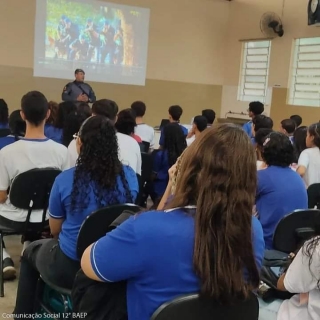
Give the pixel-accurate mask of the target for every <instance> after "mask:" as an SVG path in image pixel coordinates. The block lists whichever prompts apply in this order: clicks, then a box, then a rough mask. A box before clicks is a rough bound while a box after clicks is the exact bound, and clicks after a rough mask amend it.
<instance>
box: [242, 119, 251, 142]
mask: <svg viewBox="0 0 320 320" xmlns="http://www.w3.org/2000/svg"><path fill="white" fill-rule="evenodd" d="M242 129H243V130H244V131H245V132H246V133H247V135H248V136H249V137H250V138H251V139H252V138H253V135H252V121H249V122H247V123H245V124H244V125H243V126H242Z"/></svg>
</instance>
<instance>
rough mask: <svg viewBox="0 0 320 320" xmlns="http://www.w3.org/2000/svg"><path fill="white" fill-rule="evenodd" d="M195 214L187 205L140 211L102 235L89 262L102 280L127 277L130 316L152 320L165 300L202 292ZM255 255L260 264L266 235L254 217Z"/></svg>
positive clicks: (258, 264)
mask: <svg viewBox="0 0 320 320" xmlns="http://www.w3.org/2000/svg"><path fill="white" fill-rule="evenodd" d="M194 229H195V226H194V218H193V217H192V216H191V215H190V214H186V212H185V211H184V210H183V209H175V210H172V211H169V212H164V211H151V212H145V213H141V214H138V215H136V216H134V217H132V218H130V219H128V220H127V221H125V222H124V223H123V224H122V225H120V226H119V227H118V228H117V229H115V230H114V231H112V232H110V233H108V234H107V235H106V236H105V237H103V238H101V239H100V240H98V241H97V242H96V243H95V244H94V245H93V247H92V250H91V265H92V268H93V270H94V271H95V273H96V275H97V276H98V277H99V278H100V279H101V280H102V281H112V282H116V281H121V280H127V307H128V319H129V320H149V319H150V318H151V315H152V314H153V312H154V311H155V310H156V309H157V308H158V307H159V306H160V305H161V304H163V303H164V302H167V301H170V300H172V299H173V298H175V297H177V296H179V295H182V294H188V293H195V292H199V290H200V285H199V283H200V281H199V278H198V277H197V276H196V274H195V272H194V268H193V249H194ZM252 231H253V246H254V255H255V259H256V263H257V266H258V268H259V269H260V267H261V263H262V259H263V256H264V240H263V232H262V228H261V224H260V222H259V221H258V220H257V219H256V218H254V217H253V218H252Z"/></svg>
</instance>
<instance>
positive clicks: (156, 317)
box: [151, 293, 259, 320]
mask: <svg viewBox="0 0 320 320" xmlns="http://www.w3.org/2000/svg"><path fill="white" fill-rule="evenodd" d="M258 317H259V303H258V299H257V297H256V296H255V295H254V294H253V293H252V294H250V298H249V299H248V300H246V301H241V302H237V303H235V304H232V305H221V304H220V303H219V302H218V301H214V300H210V299H201V298H200V297H199V295H198V294H191V295H186V296H182V297H178V298H176V299H174V300H172V301H170V302H168V303H164V304H163V305H161V306H160V307H159V308H158V309H157V310H156V311H155V312H154V314H153V315H152V317H151V320H173V319H174V320H200V319H201V320H243V319H245V320H258Z"/></svg>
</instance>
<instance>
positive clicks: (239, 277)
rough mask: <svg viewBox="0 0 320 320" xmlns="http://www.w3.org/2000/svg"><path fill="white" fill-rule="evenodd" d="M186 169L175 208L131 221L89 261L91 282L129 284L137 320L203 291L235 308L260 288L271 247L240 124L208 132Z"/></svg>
mask: <svg viewBox="0 0 320 320" xmlns="http://www.w3.org/2000/svg"><path fill="white" fill-rule="evenodd" d="M234 154H236V155H237V159H235V158H234ZM179 163H180V167H179V170H178V172H177V176H176V177H175V181H176V188H175V193H174V197H173V200H172V202H170V204H169V206H168V210H166V211H162V210H161V211H151V212H144V213H141V214H140V215H138V216H135V217H132V218H130V219H128V220H127V221H125V222H124V223H123V224H122V225H120V227H118V228H117V229H115V230H114V231H112V232H110V233H108V234H107V235H106V236H105V237H103V238H101V239H100V240H98V241H97V242H96V243H95V244H93V245H91V246H90V247H88V248H87V249H86V251H85V253H84V255H83V256H82V259H81V266H82V270H83V271H84V273H85V274H86V275H87V276H88V277H89V278H92V279H95V280H99V281H105V282H110V281H111V282H116V281H122V280H126V281H127V295H126V296H127V307H128V318H129V319H130V320H148V319H150V317H151V315H152V313H153V312H154V311H155V310H156V309H157V308H158V307H159V306H160V305H161V304H163V303H164V302H167V301H170V300H172V299H173V298H175V297H176V296H179V295H183V294H188V293H195V292H199V293H200V294H201V296H203V297H210V298H212V299H214V300H216V301H219V302H221V303H224V304H232V302H233V301H234V300H238V299H245V298H247V297H248V296H249V294H250V292H251V291H252V290H255V289H256V288H257V287H258V285H259V268H260V266H261V262H262V258H263V255H264V242H263V235H262V229H261V225H260V223H259V221H258V220H257V219H256V218H255V217H253V216H252V207H253V204H254V194H255V191H256V182H257V180H256V157H255V154H254V149H253V148H252V145H251V143H250V139H249V138H248V136H247V135H246V133H245V132H244V131H243V130H242V129H241V128H239V127H237V126H235V125H222V126H220V127H217V128H213V129H211V130H206V131H204V133H203V134H202V135H201V136H200V137H199V139H196V141H195V142H194V143H193V144H192V145H191V146H190V147H188V148H187V149H186V150H185V151H184V153H183V154H182V156H181V158H180V162H179Z"/></svg>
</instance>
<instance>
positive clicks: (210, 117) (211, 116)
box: [202, 109, 216, 128]
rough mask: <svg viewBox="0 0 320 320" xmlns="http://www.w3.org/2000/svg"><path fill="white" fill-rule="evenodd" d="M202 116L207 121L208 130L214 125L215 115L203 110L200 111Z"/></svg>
mask: <svg viewBox="0 0 320 320" xmlns="http://www.w3.org/2000/svg"><path fill="white" fill-rule="evenodd" d="M202 116H203V117H205V118H206V119H207V122H208V128H209V127H211V126H212V125H213V123H214V120H215V118H216V113H215V112H214V110H212V109H205V110H202Z"/></svg>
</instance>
